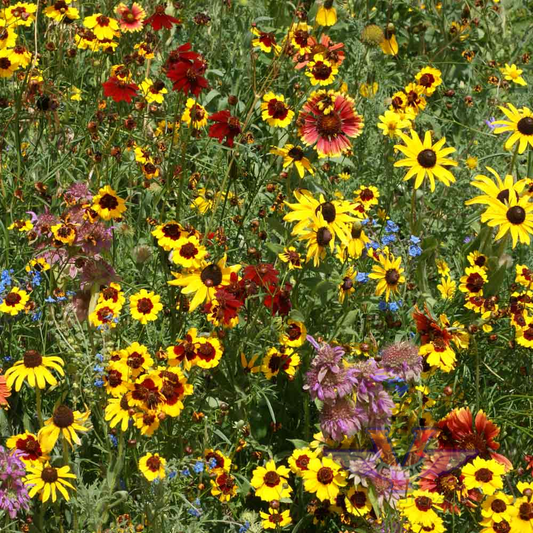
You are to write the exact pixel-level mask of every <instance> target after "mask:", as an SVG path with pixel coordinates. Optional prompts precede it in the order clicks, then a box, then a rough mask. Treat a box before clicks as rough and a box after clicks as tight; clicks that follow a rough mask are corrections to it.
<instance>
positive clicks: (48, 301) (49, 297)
mask: <svg viewBox="0 0 533 533" xmlns="http://www.w3.org/2000/svg"><path fill="white" fill-rule="evenodd" d="M44 301H45V302H46V303H47V304H55V303H56V301H55V298H52V297H51V296H47V297H46V298H45V299H44Z"/></svg>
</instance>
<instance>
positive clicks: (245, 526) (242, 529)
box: [239, 520, 250, 533]
mask: <svg viewBox="0 0 533 533" xmlns="http://www.w3.org/2000/svg"><path fill="white" fill-rule="evenodd" d="M249 529H250V522H248V520H246V522H244V524H243V525H242V526H241V527H240V528H239V533H246V532H247V531H248V530H249Z"/></svg>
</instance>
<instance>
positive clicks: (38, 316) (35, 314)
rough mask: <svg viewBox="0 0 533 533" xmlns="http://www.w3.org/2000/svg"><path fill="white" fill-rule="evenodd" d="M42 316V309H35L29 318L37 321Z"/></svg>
mask: <svg viewBox="0 0 533 533" xmlns="http://www.w3.org/2000/svg"><path fill="white" fill-rule="evenodd" d="M42 316H43V312H42V311H36V312H35V313H33V315H31V319H32V320H33V321H34V322H38V321H39V320H41V318H42Z"/></svg>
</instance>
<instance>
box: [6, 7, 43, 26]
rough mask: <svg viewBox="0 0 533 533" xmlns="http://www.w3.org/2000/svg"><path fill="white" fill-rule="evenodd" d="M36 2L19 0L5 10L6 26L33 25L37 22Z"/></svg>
mask: <svg viewBox="0 0 533 533" xmlns="http://www.w3.org/2000/svg"><path fill="white" fill-rule="evenodd" d="M36 12H37V5H36V4H29V3H26V2H17V3H16V4H15V5H12V6H10V7H8V8H7V9H6V10H5V11H4V17H5V25H6V26H12V25H15V26H31V25H32V24H33V22H35V13H36Z"/></svg>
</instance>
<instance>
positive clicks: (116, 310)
mask: <svg viewBox="0 0 533 533" xmlns="http://www.w3.org/2000/svg"><path fill="white" fill-rule="evenodd" d="M119 314H120V307H118V306H117V305H115V304H112V303H110V302H108V301H106V302H102V303H99V304H97V305H96V307H95V308H94V311H93V312H92V313H91V314H90V315H89V323H90V324H91V325H92V326H93V327H95V328H100V327H109V328H111V329H112V328H114V327H116V325H117V323H116V322H117V319H118V315H119Z"/></svg>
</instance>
